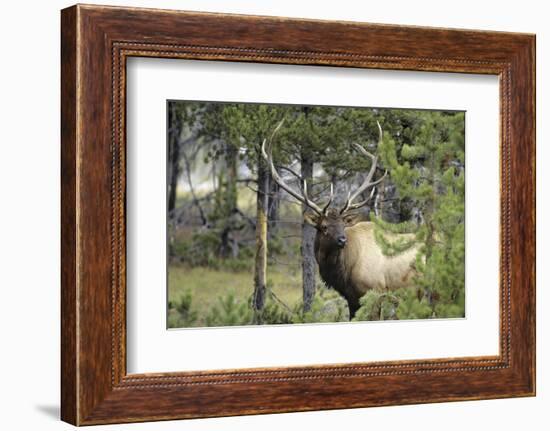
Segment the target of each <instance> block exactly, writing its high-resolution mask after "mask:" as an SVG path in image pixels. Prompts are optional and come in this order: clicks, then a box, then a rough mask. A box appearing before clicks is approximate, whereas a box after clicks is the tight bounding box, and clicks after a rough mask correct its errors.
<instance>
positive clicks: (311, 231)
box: [301, 152, 316, 312]
mask: <svg viewBox="0 0 550 431" xmlns="http://www.w3.org/2000/svg"><path fill="white" fill-rule="evenodd" d="M301 165H302V168H301V175H302V178H303V179H305V180H306V181H307V182H308V184H311V183H312V178H313V159H312V158H311V157H309V156H308V155H306V154H304V152H302V154H301ZM312 192H313V191H312V190H310V191H309V193H310V194H312ZM307 210H308V207H307V206H306V205H305V204H302V211H304V212H305V211H307ZM314 246H315V228H314V227H313V226H310V225H309V224H307V223H303V224H302V248H301V251H302V291H303V302H304V312H307V311H309V310H310V309H311V305H312V303H313V298H315V265H316V263H315V250H314Z"/></svg>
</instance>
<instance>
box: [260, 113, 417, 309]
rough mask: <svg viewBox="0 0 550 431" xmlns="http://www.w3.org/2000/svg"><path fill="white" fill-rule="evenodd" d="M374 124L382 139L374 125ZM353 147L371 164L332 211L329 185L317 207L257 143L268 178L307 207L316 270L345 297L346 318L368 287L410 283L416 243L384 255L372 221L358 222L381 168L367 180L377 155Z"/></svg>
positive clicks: (391, 287) (379, 288)
mask: <svg viewBox="0 0 550 431" xmlns="http://www.w3.org/2000/svg"><path fill="white" fill-rule="evenodd" d="M378 128H379V133H380V139H382V129H381V127H380V125H379V124H378ZM354 146H355V148H356V149H357V150H358V151H359V152H360V153H361V154H362V155H364V156H367V157H369V158H371V160H372V164H371V167H370V170H369V172H368V174H367V176H366V178H365V181H364V182H363V184H362V185H361V186H360V187H359V188H358V189H357V190H355V192H354V193H351V192H350V193H349V194H348V197H347V200H346V203H345V205H344V206H343V208H341V209H340V210H338V209H335V208H330V205H331V203H332V201H333V197H334V193H333V186H332V185H331V187H330V198H329V201H328V203H327V204H326V205H325V206H324V207H322V208H321V207H319V206H318V205H317V204H315V203H314V202H313V201H311V200H310V199H309V197H308V192H307V183H306V182H305V181H303V187H302V190H301V192H298V191H295V190H293V189H292V188H291V187H290V186H289V185H288V184H286V183H285V182H284V181H283V179H282V178H281V177H280V176H279V174H278V172H277V169H276V168H275V166H274V164H273V159H272V154H271V147H269V148H268V149H267V150H266V142H265V141H264V143H263V145H262V154H263V156H264V158H265V159H266V161H267V163H268V165H269V167H270V170H271V175H272V177H273V179H274V180H275V181H276V182H277V183H278V184H279V186H280V187H281V188H282V189H284V190H285V191H286V192H287V193H289V194H290V195H291V196H293V197H294V198H296V199H298V200H299V201H300V202H303V203H305V204H306V205H307V207H308V208H310V209H311V211H310V212H306V213H305V214H304V221H305V222H306V223H309V224H311V225H312V226H314V227H315V229H316V230H317V233H316V237H315V259H316V261H317V263H318V265H319V273H320V275H321V277H322V279H323V281H324V282H325V283H326V284H327V285H328V286H330V287H332V288H333V289H335V290H336V291H338V292H339V293H340V294H341V295H342V296H343V297H344V298H345V299H346V301H347V303H348V307H349V314H350V320H351V319H352V318H353V317H354V316H355V313H356V311H357V310H358V309H359V306H360V304H359V300H360V298H361V297H362V296H363V295H365V293H367V292H368V291H370V290H377V291H380V292H385V291H388V290H395V289H398V288H400V287H405V286H407V285H410V284H411V279H412V277H413V276H414V275H415V269H414V262H415V260H416V255H417V253H418V250H419V246H418V245H413V246H411V247H410V248H409V249H408V250H406V251H404V252H402V253H400V254H398V255H395V256H387V255H385V254H384V253H383V252H382V249H381V248H380V246H379V245H378V243H377V242H376V238H375V236H374V229H375V226H374V223H372V222H366V221H361V220H362V216H361V215H360V214H358V213H357V210H358V209H360V208H361V207H363V206H364V205H366V204H367V203H368V202H369V200H370V198H371V197H372V196H373V193H374V187H375V186H376V185H377V184H378V183H380V182H381V181H382V180H383V179H384V177H385V176H386V173H384V175H383V176H382V177H381V178H380V179H378V180H376V181H373V177H374V174H375V171H376V165H377V157H376V156H374V155H372V154H371V153H369V152H368V151H367V150H365V149H364V148H363V147H362V146H360V145H357V144H354ZM368 189H372V191H371V193H370V196H369V198H367V199H365V200H363V201H361V202H357V203H354V201H355V200H356V199H357V197H358V196H360V195H361V193H363V192H365V191H366V190H368ZM392 237H393V238H391V237H390V238H389V239H390V240H397V239H400V238H405V239H406V240H410V239H412V237H413V235H412V234H393V235H392Z"/></svg>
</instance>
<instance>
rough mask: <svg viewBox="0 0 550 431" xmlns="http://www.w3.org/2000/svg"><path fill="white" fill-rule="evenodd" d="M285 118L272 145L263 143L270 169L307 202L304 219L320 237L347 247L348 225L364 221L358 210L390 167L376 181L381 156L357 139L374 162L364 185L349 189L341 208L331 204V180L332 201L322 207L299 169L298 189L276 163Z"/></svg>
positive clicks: (332, 245)
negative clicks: (311, 195) (274, 146)
mask: <svg viewBox="0 0 550 431" xmlns="http://www.w3.org/2000/svg"><path fill="white" fill-rule="evenodd" d="M282 123H283V122H282V121H281V122H280V123H279V125H278V126H277V127H276V128H275V131H274V132H273V134H272V135H271V138H270V140H269V145H268V146H267V148H266V140H264V141H263V143H262V155H263V157H264V159H265V160H266V162H267V164H268V166H269V169H270V171H271V176H272V178H273V180H274V181H275V182H276V183H277V184H278V185H279V187H281V188H282V189H283V190H285V191H286V192H287V193H288V194H290V195H291V196H293V197H294V198H295V199H297V200H298V201H300V202H302V203H303V204H305V206H306V207H307V208H309V211H306V212H305V213H304V221H305V222H306V223H308V224H310V225H312V226H313V227H315V229H317V236H318V237H320V240H321V241H323V243H324V244H326V245H327V246H329V247H330V248H344V247H345V246H346V242H347V237H346V233H345V228H346V227H350V226H353V225H354V224H356V223H358V222H359V221H361V218H362V217H361V214H359V213H357V210H358V209H360V208H361V207H363V206H365V205H366V204H367V203H368V202H369V201H370V199H371V198H372V196H373V195H374V191H375V188H374V187H375V186H376V185H377V184H379V183H380V182H381V181H382V180H383V179H384V178H385V177H386V174H387V171H386V172H384V175H382V177H380V178H379V179H378V180H376V181H373V177H374V174H375V172H376V167H377V162H378V157H377V156H375V155H373V154H371V153H370V152H368V151H367V150H366V149H365V148H363V147H362V146H361V145H359V144H356V143H354V144H353V146H354V148H355V149H356V150H357V151H358V152H359V153H360V154H361V155H363V156H365V157H368V158H370V159H371V166H370V169H369V172H368V174H367V176H366V177H365V179H364V181H363V183H362V184H361V186H359V187H358V188H357V189H356V190H355V191H354V192H353V193H352V192H351V190H350V192H349V193H348V197H347V199H346V202H345V204H344V206H343V207H342V208H341V209H340V210H337V209H335V208H330V205H331V204H332V201H333V199H334V186H333V184H330V197H329V199H328V202H327V203H326V204H325V205H323V206H322V207H320V206H319V205H317V204H316V203H315V202H313V201H312V200H311V199H310V198H309V195H308V186H307V181H306V180H305V179H302V178H301V177H300V176H299V175H298V174H297V173H294V172H292V171H291V172H292V173H293V174H294V175H295V176H297V177H298V178H300V179H301V180H302V189H301V190H300V191H296V190H294V189H293V188H292V187H290V186H289V185H288V184H287V183H286V182H285V181H284V180H283V179H282V178H281V176H280V175H279V173H278V172H277V169H276V168H275V165H274V164H273V155H272V142H273V136H274V134H275V133H276V132H277V130H278V129H279V128H280V127H281V125H282ZM376 124H377V125H378V132H379V142H378V143H379V144H380V142H381V141H382V136H383V133H382V127H381V126H380V123H378V122H376ZM369 188H370V189H371V193H370V195H369V197H368V198H367V199H364V200H362V201H360V202H355V200H356V199H357V198H358V197H359V196H360V195H361V194H362V193H363V192H364V191H365V190H368V189H369Z"/></svg>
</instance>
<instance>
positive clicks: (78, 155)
mask: <svg viewBox="0 0 550 431" xmlns="http://www.w3.org/2000/svg"><path fill="white" fill-rule="evenodd" d="M61 21H62V22H61V24H62V25H61V50H62V56H61V58H62V63H61V73H62V75H61V82H62V93H61V110H62V112H61V122H62V134H61V139H62V146H61V161H62V180H61V192H62V199H61V206H62V216H61V228H62V247H61V253H62V285H61V292H62V295H61V306H62V325H61V340H62V345H61V358H62V361H61V388H62V390H61V418H62V419H63V420H64V421H67V422H69V423H72V424H75V425H91V424H104V423H115V422H137V421H150V420H165V419H179V418H196V417H212V416H229V415H242V414H258V413H274V412H289V411H307V410H321V409H341V408H352V407H368V406H383V405H394V404H413V403H427V402H442V401H456V400H474V399H489V398H503V397H515V396H533V395H534V394H535V36H534V35H529V34H513V33H500V32H488V31H470V30H449V29H440V28H423V27H403V26H393V25H378V24H364V23H353V22H330V21H314V20H298V19H287V18H276V17H255V16H240V15H220V14H212V13H197V12H178V11H167V10H152V9H151V10H147V9H133V8H119V7H103V6H83V5H77V6H73V7H70V8H68V9H64V10H63V11H62V20H61ZM130 56H143V57H163V58H183V59H198V60H206V61H207V60H223V61H240V62H258V63H284V64H300V65H331V66H342V67H354V68H374V69H391V70H413V71H441V72H461V73H477V74H492V75H498V76H499V78H500V80H499V82H500V119H501V122H500V139H501V142H500V150H501V178H500V181H501V196H500V208H501V217H500V221H499V222H500V246H501V248H500V311H499V312H500V354H499V355H498V356H494V357H493V356H491V357H460V358H442V359H430V360H412V361H391V362H377V363H360V364H358V363H353V364H338V365H327V366H302V367H282V368H265V369H237V370H226V371H208V370H205V371H203V372H176V373H156V374H129V375H128V374H127V372H126V350H125V340H126V326H125V325H126V322H125V307H126V284H125V269H126V267H125V264H126V262H125V190H126V177H125V151H126V147H125V142H126V140H125V139H126V138H125V96H126V94H125V92H126V87H125V84H126V80H125V76H126V75H125V65H126V59H127V58H128V57H130ZM495 222H497V220H495Z"/></svg>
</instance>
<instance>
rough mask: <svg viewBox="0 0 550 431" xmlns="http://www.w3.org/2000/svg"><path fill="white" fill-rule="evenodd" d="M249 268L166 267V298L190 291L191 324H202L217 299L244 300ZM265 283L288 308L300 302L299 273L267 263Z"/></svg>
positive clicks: (250, 287) (248, 292) (249, 285)
mask: <svg viewBox="0 0 550 431" xmlns="http://www.w3.org/2000/svg"><path fill="white" fill-rule="evenodd" d="M253 277H254V274H253V272H252V271H246V270H243V271H232V270H226V269H219V270H218V269H212V268H206V267H194V268H189V267H186V266H181V265H170V266H169V267H168V298H169V299H170V300H171V301H178V300H179V298H181V296H182V295H183V294H184V293H185V292H187V291H189V292H191V294H192V298H193V299H192V305H191V307H192V309H193V310H196V311H197V314H198V322H197V325H194V326H203V324H204V319H205V317H206V315H207V313H208V312H209V310H210V309H211V308H212V306H214V305H216V303H217V301H218V300H219V299H218V298H222V297H224V296H226V295H228V294H233V295H234V296H235V299H237V300H239V301H243V302H247V301H248V300H249V299H250V296H251V295H252V292H253V286H254V283H253ZM267 278H268V283H269V284H270V286H271V290H272V292H273V293H275V295H276V296H277V298H279V299H280V300H281V301H283V302H284V303H285V304H286V305H287V306H288V307H290V308H294V306H296V305H297V304H300V303H301V301H302V277H301V273H300V272H295V271H288V269H287V268H284V267H277V266H270V267H269V268H268V277H267Z"/></svg>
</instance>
